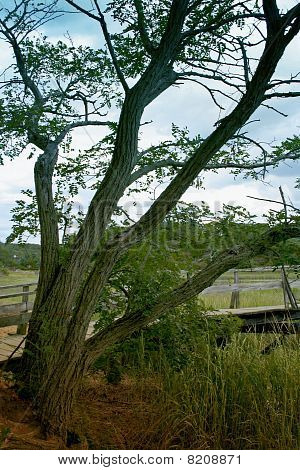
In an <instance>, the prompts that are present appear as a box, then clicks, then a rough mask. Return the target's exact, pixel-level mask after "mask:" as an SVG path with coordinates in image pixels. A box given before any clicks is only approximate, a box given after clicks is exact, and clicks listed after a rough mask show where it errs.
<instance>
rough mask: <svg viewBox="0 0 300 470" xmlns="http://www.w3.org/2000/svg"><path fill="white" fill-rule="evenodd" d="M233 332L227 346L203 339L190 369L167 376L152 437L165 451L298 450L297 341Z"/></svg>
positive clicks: (156, 399)
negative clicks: (278, 343)
mask: <svg viewBox="0 0 300 470" xmlns="http://www.w3.org/2000/svg"><path fill="white" fill-rule="evenodd" d="M273 338H274V335H257V336H255V335H243V334H236V335H234V337H233V339H232V341H231V343H230V344H229V345H228V346H227V347H226V348H225V349H224V350H222V349H218V348H216V347H212V346H211V345H209V344H207V343H205V342H203V341H202V342H201V341H200V342H199V344H198V345H196V346H195V350H194V351H193V352H192V354H191V360H190V362H189V364H188V366H187V367H186V368H185V369H184V370H182V371H181V372H174V371H172V370H171V369H170V368H168V367H167V366H166V367H165V369H164V370H162V373H161V381H162V382H161V387H160V391H159V393H158V394H157V395H156V396H155V397H153V408H154V412H153V422H152V426H151V428H152V429H151V433H152V435H153V439H154V441H157V440H159V448H160V449H298V448H299V445H300V348H299V337H298V339H297V338H296V337H295V336H293V337H291V338H289V339H288V340H287V341H286V344H285V345H284V346H282V347H279V348H277V349H276V350H275V351H273V352H272V353H271V354H269V355H262V354H261V350H262V348H263V347H264V346H265V344H266V343H268V342H271V341H272V339H273Z"/></svg>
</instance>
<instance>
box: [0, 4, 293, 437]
mask: <svg viewBox="0 0 300 470" xmlns="http://www.w3.org/2000/svg"><path fill="white" fill-rule="evenodd" d="M10 3H11V5H12V7H11V8H9V7H8V8H7V7H5V8H4V7H3V8H2V10H1V21H0V33H1V36H2V38H3V39H4V40H5V41H6V42H7V43H8V44H9V46H10V47H11V49H12V52H13V54H14V62H13V64H12V66H11V69H10V70H9V71H6V72H5V74H3V76H2V77H3V88H2V98H1V102H0V106H1V118H0V119H1V128H2V133H1V139H2V140H1V148H2V149H3V154H4V155H10V156H12V157H14V156H15V154H16V153H18V152H19V151H20V150H21V149H22V148H23V147H25V146H26V145H27V144H28V143H31V144H33V145H34V146H36V147H37V149H39V152H38V156H37V159H36V163H35V195H34V197H35V198H36V203H37V207H38V218H39V227H40V232H41V250H42V254H41V256H42V260H41V270H40V279H39V285H38V291H37V296H36V300H35V305H34V309H33V312H32V318H31V321H30V326H29V332H28V336H27V341H26V350H25V353H24V355H23V359H22V369H23V380H24V383H25V386H26V388H27V390H28V391H29V392H30V394H31V395H32V396H33V397H34V404H35V407H36V409H37V413H38V416H39V418H40V420H41V423H42V425H43V426H44V429H45V430H47V432H48V433H51V432H56V433H61V434H62V435H65V434H66V430H67V428H68V419H69V415H70V410H71V408H72V405H73V402H74V399H75V396H76V393H77V390H78V387H79V384H80V381H81V379H82V377H83V375H84V374H85V372H86V371H87V370H88V369H89V367H90V366H91V364H92V363H93V361H94V360H95V358H97V357H98V356H99V355H101V354H102V353H103V352H104V351H105V350H106V349H107V348H108V347H110V346H111V345H113V344H114V343H115V342H118V341H121V340H122V339H124V338H126V337H127V336H128V335H130V334H131V333H132V332H134V331H136V330H138V329H140V328H143V327H145V326H146V325H148V324H149V323H150V322H153V320H155V319H157V318H159V317H160V316H162V315H163V314H164V313H165V312H167V311H170V310H171V309H173V308H175V307H177V306H179V305H181V304H183V303H184V302H187V301H189V300H190V299H191V298H192V297H194V296H196V295H197V294H198V293H199V292H201V291H202V290H203V289H204V288H206V287H207V286H209V285H210V284H211V283H213V282H214V280H215V279H216V278H217V277H218V276H220V274H222V273H223V272H224V271H227V270H228V269H230V268H232V267H234V266H237V265H238V264H239V263H241V262H243V261H244V260H245V259H249V258H251V257H254V256H256V255H259V254H261V253H263V252H265V250H266V249H268V248H269V247H270V246H273V245H274V244H276V243H277V242H280V241H282V240H285V239H288V238H294V237H298V236H299V224H298V223H297V218H294V219H293V221H292V222H290V223H288V220H287V219H285V220H283V221H281V222H282V223H280V224H279V225H278V224H275V225H274V226H272V227H271V228H269V229H266V231H265V233H264V234H263V236H262V235H261V234H260V235H259V236H257V237H252V238H251V237H249V239H248V241H246V242H245V243H240V244H239V243H235V244H234V245H233V246H232V247H227V248H226V249H225V250H223V251H222V250H219V251H217V252H216V253H211V256H209V257H207V258H205V259H204V260H203V262H202V264H201V263H200V266H201V267H200V268H199V270H198V271H197V272H195V273H194V274H193V275H192V276H191V277H190V278H189V279H188V280H187V281H186V282H184V283H183V284H180V282H179V285H178V286H177V287H175V288H174V289H172V288H171V289H170V290H169V291H168V290H167V291H163V292H162V291H160V289H159V285H158V284H157V283H156V286H155V289H154V288H152V287H153V286H151V285H149V286H148V287H149V296H148V298H147V302H145V303H144V302H143V304H142V305H141V304H140V303H135V302H133V304H132V305H130V304H129V308H127V309H126V310H125V311H124V315H123V316H122V317H121V318H118V319H116V320H115V321H113V322H112V323H110V324H109V325H107V326H106V327H105V328H103V329H102V330H101V331H99V332H98V333H97V334H96V335H94V336H93V337H92V338H90V339H89V340H87V341H86V340H85V337H86V332H87V328H88V325H89V322H90V320H91V317H92V315H93V313H94V310H95V308H96V305H97V303H98V301H99V297H100V296H101V294H102V293H103V292H104V289H105V287H106V286H107V283H108V281H109V279H110V277H111V275H112V272H113V269H114V267H115V266H116V263H118V262H119V260H120V259H121V258H122V256H124V255H126V253H127V252H128V250H129V249H130V248H132V247H133V246H137V245H138V244H139V243H141V242H142V241H143V240H144V239H145V238H146V237H149V236H150V235H151V234H153V233H155V232H156V231H157V229H158V227H159V226H160V224H161V223H162V222H163V221H164V219H165V218H166V217H167V216H168V214H170V212H171V211H172V210H173V209H174V208H175V207H176V205H177V203H178V201H179V200H180V198H181V196H182V195H183V194H184V192H185V191H186V190H187V189H188V188H189V187H190V186H191V185H192V184H193V183H194V182H195V180H196V179H197V178H199V175H200V174H201V173H202V172H204V171H208V170H211V171H217V170H218V169H221V168H227V169H232V171H233V172H239V171H246V172H248V173H249V172H250V173H252V175H257V174H259V173H260V172H265V171H266V169H267V168H268V167H269V166H274V165H275V166H276V165H278V163H279V162H280V161H281V160H283V159H286V158H293V159H296V158H298V156H299V146H298V144H299V141H297V137H295V139H292V141H288V142H285V143H284V144H283V145H282V147H278V148H275V149H273V151H271V152H270V153H267V152H266V150H265V149H264V148H263V147H262V146H261V144H260V143H255V142H254V141H253V139H251V138H250V137H248V135H247V134H246V133H245V131H244V126H245V125H246V123H247V122H249V119H250V118H251V116H252V115H253V113H254V112H255V111H256V110H257V109H258V108H259V106H267V107H270V108H272V105H270V104H269V103H273V101H272V100H273V99H274V98H278V99H280V98H289V97H297V96H299V95H300V92H298V91H296V90H295V89H294V88H291V89H290V88H288V90H287V88H286V87H287V86H288V87H294V85H296V84H297V83H299V80H298V79H297V76H295V77H293V76H292V77H290V76H288V77H286V78H281V77H280V78H276V77H274V75H275V71H276V67H277V65H278V62H279V61H280V59H281V58H282V57H283V55H284V53H285V50H286V48H287V47H288V46H289V44H290V43H291V42H292V41H293V39H294V38H295V36H296V35H297V34H298V33H299V30H300V5H296V6H294V7H292V8H291V9H289V10H287V11H282V10H280V9H279V8H278V6H277V2H276V1H275V0H263V1H262V2H257V1H254V0H246V1H242V2H234V1H233V0H226V1H224V2H219V1H215V0H207V1H202V0H201V1H198V0H172V1H171V0H163V1H156V0H155V1H148V0H129V1H127V0H126V1H122V0H117V1H116V0H113V1H111V2H109V4H108V6H107V10H106V12H105V13H103V12H102V10H101V8H100V5H99V2H98V1H97V0H95V1H93V2H92V3H93V5H94V7H93V8H91V10H87V9H85V7H84V6H82V3H81V2H80V3H79V2H75V1H72V0H66V1H65V2H64V3H65V5H68V6H69V7H72V8H73V12H74V11H77V12H78V13H80V14H82V15H86V16H87V17H89V18H90V20H91V21H95V22H97V23H98V24H99V27H100V29H101V31H102V33H103V36H104V39H105V43H106V45H105V47H104V48H103V49H99V50H94V49H91V48H87V47H79V48H75V47H74V46H73V45H72V42H71V44H70V45H66V44H64V43H63V42H58V43H57V44H55V45H54V44H52V43H51V42H49V41H47V39H46V38H43V37H34V34H33V32H34V31H35V30H37V29H38V28H39V27H40V26H42V25H43V24H44V23H45V22H47V21H49V20H50V19H54V20H55V18H56V17H57V15H60V14H63V13H62V12H59V11H58V2H56V1H53V2H43V1H39V2H35V1H34V0H22V1H20V2H19V3H17V2H10ZM59 4H60V5H61V4H62V2H60V3H59ZM105 15H110V17H111V18H112V20H113V22H114V23H115V24H114V31H117V32H116V33H114V34H111V33H110V32H109V31H108V26H107V23H106V17H105ZM7 76H8V78H7ZM190 80H192V81H193V82H196V83H198V84H199V86H201V87H203V88H204V89H205V90H206V91H207V92H208V93H209V95H210V96H211V99H212V105H217V106H219V107H220V111H221V112H222V111H223V109H222V108H224V106H227V108H228V106H229V103H231V104H232V105H233V109H232V111H230V112H228V113H227V114H225V115H224V117H222V118H221V119H220V120H219V121H218V122H217V123H216V124H215V127H214V128H213V129H212V131H211V134H210V135H209V136H208V137H206V138H205V139H203V138H201V137H200V136H199V137H196V138H189V136H188V135H187V133H186V132H185V131H181V130H180V129H178V128H176V126H175V127H174V128H173V140H171V141H167V142H162V143H161V145H158V146H151V147H150V148H148V149H145V148H144V149H143V148H139V135H140V130H141V126H142V124H143V123H142V116H143V112H144V110H145V108H146V107H147V106H148V105H149V104H150V103H152V102H153V101H154V100H156V99H157V98H158V97H159V96H160V95H161V94H162V93H163V92H164V91H165V90H167V89H168V88H170V87H171V86H173V85H181V84H183V83H184V82H186V81H190ZM222 97H223V98H224V99H222ZM220 98H221V99H220ZM195 99H196V98H195ZM112 103H115V104H117V105H118V106H119V108H120V114H119V118H118V122H110V121H107V120H105V119H103V118H104V115H105V113H106V112H107V110H108V109H109V107H110V105H111V104H112ZM224 111H225V110H224ZM203 114H204V119H205V110H203ZM88 125H94V126H107V127H108V129H109V130H110V134H109V135H108V136H107V137H106V138H105V139H104V140H102V141H100V142H99V144H97V145H95V147H94V148H93V149H92V153H93V155H94V157H95V159H96V167H95V168H96V170H97V172H98V173H97V176H98V182H97V185H96V187H95V194H94V197H93V199H92V201H91V203H90V206H89V208H88V211H87V214H86V215H85V217H84V220H82V221H81V225H80V229H79V231H78V233H77V234H76V236H74V239H73V240H72V242H71V241H70V244H69V251H67V252H66V253H65V254H64V256H63V257H61V256H60V244H59V227H60V224H62V226H63V221H64V217H65V216H66V214H65V213H64V211H63V210H60V208H59V204H60V198H59V196H57V197H56V195H55V194H54V188H53V186H54V185H53V181H54V174H55V172H58V173H59V171H60V172H62V173H61V176H62V178H63V180H64V181H68V164H65V165H64V166H63V167H59V162H58V156H59V152H60V153H61V155H62V156H63V155H66V154H67V153H68V150H70V148H71V147H70V146H71V140H70V133H71V131H72V130H73V129H75V128H78V127H82V126H88ZM249 145H256V147H257V148H258V149H260V151H261V153H260V154H259V155H258V156H256V157H253V156H252V152H251V151H250V150H249ZM82 158H83V160H81V158H77V159H76V158H75V159H73V161H71V165H73V167H74V174H75V175H76V176H75V179H76V181H77V183H76V184H79V185H80V184H82V182H81V181H80V174H81V171H85V168H83V169H81V166H80V165H81V163H82V161H83V162H84V157H83V156H82ZM76 164H77V165H78V167H77V168H76ZM153 172H154V173H153ZM257 172H258V173H257ZM166 175H168V176H170V177H172V180H171V183H169V185H168V186H167V187H166V189H165V190H164V191H163V192H162V193H161V194H160V195H159V197H157V198H156V200H155V201H154V202H153V204H152V205H151V207H150V208H149V210H148V211H147V212H146V213H145V214H144V215H143V216H142V217H141V218H140V219H139V220H138V221H137V222H134V223H132V221H130V220H129V218H127V222H128V224H129V225H128V227H124V228H123V229H122V230H120V229H115V230H112V229H111V227H109V225H110V223H111V219H112V216H113V214H114V213H115V212H116V211H117V210H118V209H119V205H120V203H119V201H120V198H121V197H122V195H123V194H124V192H125V191H126V190H127V188H129V189H130V185H132V184H133V183H134V182H135V181H139V182H141V183H140V184H141V189H143V188H145V187H146V188H147V184H148V182H149V179H148V178H150V179H151V178H153V177H158V178H163V177H164V176H166ZM58 176H59V175H58ZM141 178H142V179H141ZM58 181H59V180H58ZM71 191H72V188H71ZM58 194H61V193H58ZM67 215H68V214H67ZM151 282H152V281H151ZM150 291H151V292H150Z"/></svg>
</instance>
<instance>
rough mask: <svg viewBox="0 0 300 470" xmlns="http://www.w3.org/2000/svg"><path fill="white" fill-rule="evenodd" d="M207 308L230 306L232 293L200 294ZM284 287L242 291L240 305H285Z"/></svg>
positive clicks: (298, 294) (299, 295) (296, 293)
mask: <svg viewBox="0 0 300 470" xmlns="http://www.w3.org/2000/svg"><path fill="white" fill-rule="evenodd" d="M293 292H294V294H295V296H296V298H298V299H300V289H293ZM199 298H200V299H201V301H203V302H204V305H205V307H206V308H208V309H210V308H213V309H218V308H229V306H230V299H231V293H230V292H224V293H214V294H205V295H200V296H199ZM283 304H284V300H283V293H282V289H273V290H262V291H252V292H249V291H247V292H240V307H241V308H243V307H263V306H268V305H270V306H271V305H283Z"/></svg>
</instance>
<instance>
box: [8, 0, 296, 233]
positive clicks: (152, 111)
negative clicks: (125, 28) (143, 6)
mask: <svg viewBox="0 0 300 470" xmlns="http://www.w3.org/2000/svg"><path fill="white" fill-rule="evenodd" d="M3 1H4V0H2V3H3ZM5 3H6V2H5ZM7 3H8V2H7ZM295 3H297V2H295V1H293V0H288V1H279V5H281V6H282V7H283V6H285V4H289V5H294V4H295ZM0 5H1V1H0ZM66 30H68V31H69V33H70V35H71V37H72V38H73V41H74V43H75V44H83V45H89V46H93V47H98V46H99V45H102V38H101V34H100V32H99V29H98V26H97V24H96V23H94V22H93V21H92V20H89V19H88V18H85V17H84V16H82V15H74V14H73V15H66V16H65V17H64V18H61V19H58V20H56V21H55V22H53V23H50V24H49V25H48V26H47V28H45V30H44V32H45V33H46V34H47V35H48V36H49V38H51V40H53V41H55V40H56V39H63V37H64V34H65V33H66ZM0 47H1V55H0V57H1V59H0V64H1V66H2V68H3V67H6V66H7V65H8V64H9V61H10V52H9V50H8V49H7V47H6V46H5V44H4V43H2V42H1V43H0ZM299 50H300V37H298V38H297V39H296V40H294V42H293V43H292V44H291V45H290V47H289V48H288V50H287V51H286V54H285V57H284V59H283V60H282V61H281V63H280V65H279V67H278V70H277V75H276V76H280V77H286V78H288V77H289V76H290V74H291V73H295V72H297V71H299V70H300V54H299ZM299 104H300V99H294V100H292V99H289V100H281V101H280V102H278V104H277V107H278V109H280V110H281V111H283V112H284V113H286V114H288V117H283V116H281V115H279V114H277V113H275V112H274V111H271V110H266V109H265V108H262V109H260V110H259V111H258V112H257V113H255V115H254V116H253V117H252V119H255V120H259V121H256V122H253V123H252V124H251V125H249V126H248V131H249V135H251V136H253V137H255V138H257V139H260V140H261V141H265V142H272V141H278V142H280V141H281V140H283V139H285V138H286V137H290V136H292V135H293V134H299V125H300V107H299ZM111 117H112V118H113V117H114V116H113V115H112V116H111ZM143 120H144V121H150V120H152V121H153V123H152V124H151V125H147V126H145V127H144V129H143V144H144V145H148V144H152V143H153V144H157V143H158V142H159V141H160V140H163V139H165V138H168V137H169V135H170V128H171V123H172V122H174V123H175V124H177V125H179V126H180V127H184V126H187V127H188V128H189V129H190V131H191V134H196V133H197V134H198V133H200V134H201V135H202V136H203V137H205V136H206V135H208V134H209V133H210V132H211V131H212V130H213V125H214V123H215V122H216V121H217V120H218V110H217V109H216V108H215V107H214V105H213V104H212V102H211V99H210V98H209V96H208V95H207V94H206V93H205V91H203V89H202V88H200V87H199V86H198V85H196V84H192V83H190V84H185V85H182V86H181V87H180V88H178V87H176V88H175V87H173V88H171V89H169V90H167V91H166V92H165V93H163V94H162V95H161V96H160V97H159V98H158V99H157V100H156V101H155V102H154V103H153V104H151V105H150V106H149V107H148V108H147V110H146V111H145V114H144V116H143ZM99 132H100V131H99V128H89V129H88V130H83V129H81V130H78V131H76V133H74V143H75V148H80V147H82V146H84V147H89V146H91V145H92V144H93V143H95V142H97V141H98V140H99ZM33 164H34V162H33V160H27V159H26V154H24V155H22V156H20V157H19V158H18V159H16V160H15V161H13V162H10V161H6V162H5V165H4V166H2V167H0V208H1V210H0V241H4V240H5V238H6V236H7V235H8V234H9V232H10V227H11V223H10V220H9V219H10V210H11V209H12V208H13V207H14V202H15V200H16V199H18V198H20V191H21V190H22V189H27V188H32V189H33ZM299 170H300V163H295V162H288V161H287V162H286V163H282V164H281V165H280V166H279V168H277V169H276V170H273V171H271V172H270V173H269V174H268V175H267V177H266V179H265V181H264V182H258V181H250V180H249V181H245V180H244V179H242V178H237V179H234V177H233V176H232V175H229V174H228V173H227V172H226V171H223V172H222V173H219V174H218V175H216V174H211V175H208V176H207V177H206V180H205V188H204V189H200V190H196V189H194V188H191V189H189V190H188V191H187V193H186V194H185V195H184V198H183V199H184V200H186V201H191V202H198V201H203V200H204V201H206V202H207V203H208V204H209V205H210V206H211V208H212V209H219V208H220V207H221V205H222V204H223V203H231V204H232V203H235V204H239V205H242V206H245V207H247V208H248V209H249V210H250V211H251V212H253V213H257V214H263V213H264V212H266V211H267V210H268V209H270V208H271V207H272V205H271V204H269V203H263V202H262V203H258V201H255V200H253V199H249V198H247V195H250V196H255V197H260V198H266V199H277V200H278V199H279V193H278V187H279V185H281V186H282V187H283V189H284V191H285V193H286V195H287V196H288V197H289V198H290V199H291V200H292V201H293V203H294V204H295V205H297V204H298V207H299V206H300V196H299V195H298V194H297V191H296V190H295V189H294V185H295V179H296V177H297V176H300V171H299ZM160 189H161V188H159V189H158V191H159V190H160ZM298 193H299V191H298ZM152 196H153V194H151V197H152ZM90 197H91V194H90V193H89V192H86V193H82V194H80V197H79V199H78V202H79V203H80V204H82V205H83V207H84V208H86V207H87V205H88V201H89V199H90ZM138 202H139V206H138V209H135V210H137V211H138V212H142V211H143V208H145V207H146V206H147V205H148V204H149V201H147V200H146V199H145V200H142V201H141V200H139V201H138ZM126 204H127V206H128V205H130V204H131V201H128V200H127V201H126Z"/></svg>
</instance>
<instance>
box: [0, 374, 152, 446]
mask: <svg viewBox="0 0 300 470" xmlns="http://www.w3.org/2000/svg"><path fill="white" fill-rule="evenodd" d="M157 390H158V388H157V385H156V384H154V383H151V382H150V383H149V384H145V383H143V386H142V388H139V387H138V386H137V381H135V380H133V379H129V378H128V377H125V378H124V379H123V380H122V382H121V383H120V384H118V385H108V384H106V382H105V379H104V377H103V375H102V374H101V373H97V372H96V373H93V374H92V375H90V376H89V377H87V378H86V379H85V381H84V384H83V387H82V390H81V393H80V395H79V397H78V401H77V404H76V406H75V409H74V413H73V416H72V420H71V425H70V429H71V430H72V432H74V433H75V434H74V435H75V436H76V437H75V439H73V442H71V443H69V446H68V447H67V446H66V444H64V443H63V442H62V441H61V439H60V438H58V437H53V438H48V439H45V438H44V436H43V435H42V433H41V430H40V427H39V423H38V421H37V419H36V417H35V415H34V411H33V408H32V404H31V403H30V402H27V401H25V400H21V399H20V398H19V397H18V396H17V394H16V392H15V391H14V386H13V382H12V381H11V376H10V373H7V374H4V375H2V377H1V376H0V449H28V450H29V449H50V450H51V449H66V448H72V449H155V448H156V446H155V436H154V435H153V433H152V431H151V428H153V426H151V423H152V415H153V409H152V407H153V393H157ZM151 395H152V399H151V400H150V396H151ZM78 437H79V439H78Z"/></svg>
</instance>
